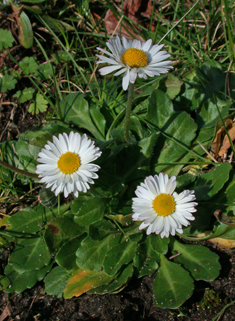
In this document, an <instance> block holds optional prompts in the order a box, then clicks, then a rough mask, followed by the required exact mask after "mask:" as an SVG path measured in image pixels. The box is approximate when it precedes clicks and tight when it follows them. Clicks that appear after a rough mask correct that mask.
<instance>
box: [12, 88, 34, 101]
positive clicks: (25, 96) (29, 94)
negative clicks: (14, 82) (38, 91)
mask: <svg viewBox="0 0 235 321" xmlns="http://www.w3.org/2000/svg"><path fill="white" fill-rule="evenodd" d="M34 92H35V90H34V89H33V88H32V87H29V88H25V89H24V90H23V92H22V91H21V90H18V91H17V92H16V93H15V95H14V96H13V97H14V98H18V99H19V101H20V103H21V104H23V103H25V102H26V101H29V100H30V99H32V98H33V94H34Z"/></svg>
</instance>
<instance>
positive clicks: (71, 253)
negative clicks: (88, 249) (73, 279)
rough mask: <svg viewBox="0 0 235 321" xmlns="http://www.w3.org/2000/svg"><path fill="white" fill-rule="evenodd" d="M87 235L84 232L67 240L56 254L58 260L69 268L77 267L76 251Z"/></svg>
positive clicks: (61, 264)
mask: <svg viewBox="0 0 235 321" xmlns="http://www.w3.org/2000/svg"><path fill="white" fill-rule="evenodd" d="M85 237H86V234H85V233H84V234H82V235H79V236H76V237H74V238H72V239H70V240H68V241H67V242H65V243H64V244H63V245H62V246H61V248H60V250H59V252H58V253H57V254H56V257H55V260H56V262H57V263H58V264H59V265H60V266H62V267H64V268H65V269H67V270H72V269H75V268H77V264H76V251H77V249H78V248H79V247H80V245H81V242H82V241H83V240H84V238H85Z"/></svg>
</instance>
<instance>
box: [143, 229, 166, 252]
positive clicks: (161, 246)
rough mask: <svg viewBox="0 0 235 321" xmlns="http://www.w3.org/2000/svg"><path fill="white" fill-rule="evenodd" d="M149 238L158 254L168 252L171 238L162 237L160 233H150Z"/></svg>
mask: <svg viewBox="0 0 235 321" xmlns="http://www.w3.org/2000/svg"><path fill="white" fill-rule="evenodd" d="M147 238H148V239H149V243H150V244H151V247H152V249H153V251H155V252H156V253H158V254H166V253H167V252H168V244H169V241H170V239H169V238H167V237H164V238H163V239H162V238H161V237H160V235H159V234H158V235H156V234H150V235H148V237H147Z"/></svg>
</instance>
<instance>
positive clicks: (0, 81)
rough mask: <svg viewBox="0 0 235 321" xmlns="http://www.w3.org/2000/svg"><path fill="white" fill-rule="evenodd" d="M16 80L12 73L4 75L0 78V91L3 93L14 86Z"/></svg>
mask: <svg viewBox="0 0 235 321" xmlns="http://www.w3.org/2000/svg"><path fill="white" fill-rule="evenodd" d="M16 83H17V80H16V79H15V77H14V76H12V75H5V76H3V77H2V78H0V92H1V93H5V92H7V91H8V90H12V89H14V88H15V86H16Z"/></svg>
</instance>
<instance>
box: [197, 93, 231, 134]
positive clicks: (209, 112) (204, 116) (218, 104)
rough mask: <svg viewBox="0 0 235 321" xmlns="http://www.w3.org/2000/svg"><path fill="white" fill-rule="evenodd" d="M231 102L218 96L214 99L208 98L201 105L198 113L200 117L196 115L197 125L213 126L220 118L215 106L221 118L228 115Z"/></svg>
mask: <svg viewBox="0 0 235 321" xmlns="http://www.w3.org/2000/svg"><path fill="white" fill-rule="evenodd" d="M231 104H232V103H231V102H230V101H226V100H220V99H219V98H218V97H217V98H216V100H215V99H214V97H213V98H211V99H209V100H208V101H207V102H206V103H205V104H203V105H202V108H201V111H200V113H199V117H200V118H199V117H198V118H199V120H198V123H199V125H200V126H203V127H205V128H210V127H215V125H216V123H217V122H218V121H219V120H220V115H219V113H218V110H217V108H218V109H219V110H220V113H221V116H222V118H224V117H226V116H227V115H228V113H229V109H230V107H231Z"/></svg>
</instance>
